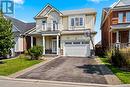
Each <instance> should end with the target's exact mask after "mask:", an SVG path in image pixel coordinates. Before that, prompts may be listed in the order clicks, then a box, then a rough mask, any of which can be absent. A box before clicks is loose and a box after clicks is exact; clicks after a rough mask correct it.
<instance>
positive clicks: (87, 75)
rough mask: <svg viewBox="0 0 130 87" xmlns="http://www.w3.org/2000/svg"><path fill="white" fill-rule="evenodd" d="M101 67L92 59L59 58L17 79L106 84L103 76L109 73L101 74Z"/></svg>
mask: <svg viewBox="0 0 130 87" xmlns="http://www.w3.org/2000/svg"><path fill="white" fill-rule="evenodd" d="M103 66H104V65H98V64H97V62H96V61H95V59H94V58H75V57H61V58H58V59H55V60H53V61H51V62H49V63H47V64H45V65H42V66H40V67H38V68H36V69H34V70H32V71H30V72H27V73H25V74H23V75H21V76H19V77H18V78H24V79H38V80H50V81H65V82H78V83H96V84H107V81H106V79H105V77H104V75H105V74H108V75H109V74H111V73H109V72H105V73H102V71H101V70H100V67H103ZM104 70H105V69H104Z"/></svg>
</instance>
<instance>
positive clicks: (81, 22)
mask: <svg viewBox="0 0 130 87" xmlns="http://www.w3.org/2000/svg"><path fill="white" fill-rule="evenodd" d="M80 26H83V18H80Z"/></svg>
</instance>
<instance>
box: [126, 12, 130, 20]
mask: <svg viewBox="0 0 130 87" xmlns="http://www.w3.org/2000/svg"><path fill="white" fill-rule="evenodd" d="M126 22H130V12H127V13H126Z"/></svg>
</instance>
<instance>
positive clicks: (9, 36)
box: [0, 12, 14, 56]
mask: <svg viewBox="0 0 130 87" xmlns="http://www.w3.org/2000/svg"><path fill="white" fill-rule="evenodd" d="M13 47H14V36H13V32H12V23H11V21H10V20H8V19H6V18H4V16H3V14H2V12H0V56H6V55H7V54H9V53H10V49H11V48H13Z"/></svg>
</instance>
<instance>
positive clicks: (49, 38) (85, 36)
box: [27, 4, 96, 57]
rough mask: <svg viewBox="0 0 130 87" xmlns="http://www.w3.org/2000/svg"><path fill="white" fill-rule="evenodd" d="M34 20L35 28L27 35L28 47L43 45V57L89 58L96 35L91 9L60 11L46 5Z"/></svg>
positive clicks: (93, 13)
mask: <svg viewBox="0 0 130 87" xmlns="http://www.w3.org/2000/svg"><path fill="white" fill-rule="evenodd" d="M34 19H35V20H36V27H35V28H33V29H32V30H30V31H28V33H27V36H31V47H33V46H34V45H41V46H43V55H47V54H55V55H63V56H78V57H87V56H90V54H91V49H92V48H93V44H94V36H95V35H96V32H95V31H94V26H95V20H96V11H95V10H94V9H90V8H85V9H79V10H67V11H59V10H58V9H56V8H55V7H53V6H51V5H50V4H47V5H46V6H45V7H44V8H43V9H42V10H41V11H40V12H39V13H38V14H37V15H36V16H35V17H34ZM90 35H91V36H90Z"/></svg>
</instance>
